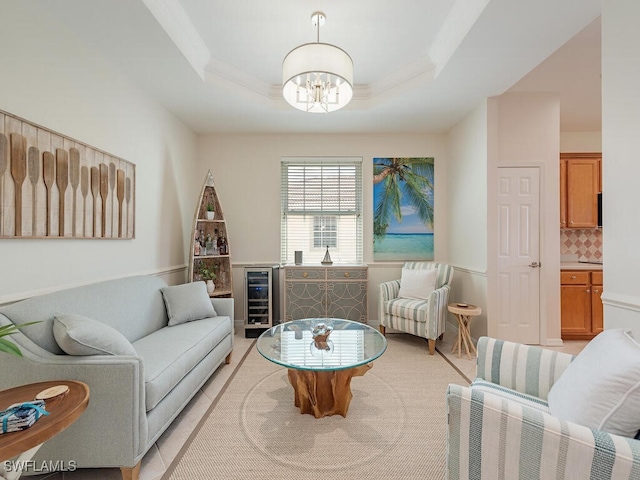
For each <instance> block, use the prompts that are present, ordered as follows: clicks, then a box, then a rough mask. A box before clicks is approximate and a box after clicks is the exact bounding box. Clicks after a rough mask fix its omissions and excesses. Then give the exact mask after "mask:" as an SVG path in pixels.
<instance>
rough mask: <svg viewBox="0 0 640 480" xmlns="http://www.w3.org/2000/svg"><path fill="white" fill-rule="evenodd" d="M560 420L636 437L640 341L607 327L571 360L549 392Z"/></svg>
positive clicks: (639, 424)
mask: <svg viewBox="0 0 640 480" xmlns="http://www.w3.org/2000/svg"><path fill="white" fill-rule="evenodd" d="M548 401H549V409H550V410H551V413H552V414H553V415H554V416H556V417H558V418H559V419H560V420H566V421H569V422H573V423H577V424H579V425H584V426H586V427H589V428H595V429H597V430H603V431H605V432H609V433H615V434H617V435H622V436H625V437H633V436H635V435H636V433H638V430H640V344H638V342H636V341H635V340H634V338H633V336H632V335H631V331H630V330H622V329H613V330H605V331H604V332H602V333H601V334H600V335H598V336H597V337H595V338H594V339H593V340H591V342H589V343H588V344H587V346H586V347H585V348H584V350H582V352H580V354H578V356H577V357H576V358H575V359H574V360H573V362H571V364H570V365H569V366H568V367H567V369H566V370H565V371H564V372H563V373H562V375H561V376H560V378H559V379H558V381H557V382H556V383H555V384H554V385H553V386H552V387H551V390H550V391H549V396H548Z"/></svg>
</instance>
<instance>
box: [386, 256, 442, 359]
mask: <svg viewBox="0 0 640 480" xmlns="http://www.w3.org/2000/svg"><path fill="white" fill-rule="evenodd" d="M403 268H408V269H436V270H437V271H438V274H437V278H436V289H435V290H434V291H433V292H431V294H430V295H429V298H428V300H415V299H411V298H398V292H399V291H400V280H392V281H391V282H384V283H381V284H380V286H379V287H378V293H379V295H378V315H379V318H380V332H382V334H383V335H384V333H385V328H386V327H389V328H393V329H395V330H400V331H402V332H406V333H410V334H412V335H417V336H419V337H422V338H426V339H427V340H428V341H429V353H430V354H431V355H433V354H434V352H435V349H436V339H438V338H442V334H444V330H445V324H446V320H447V303H448V302H449V290H450V289H451V279H452V278H453V267H452V266H451V265H447V264H444V263H436V262H407V263H405V264H404V267H403Z"/></svg>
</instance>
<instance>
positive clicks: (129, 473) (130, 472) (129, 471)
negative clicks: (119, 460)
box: [120, 460, 142, 480]
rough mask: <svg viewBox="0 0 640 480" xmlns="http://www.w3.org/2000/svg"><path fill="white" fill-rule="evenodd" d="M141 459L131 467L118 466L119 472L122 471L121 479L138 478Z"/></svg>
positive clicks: (134, 479) (132, 479)
mask: <svg viewBox="0 0 640 480" xmlns="http://www.w3.org/2000/svg"><path fill="white" fill-rule="evenodd" d="M141 463H142V460H140V461H139V462H138V464H137V465H136V466H135V467H133V468H127V467H120V472H122V480H138V478H140V464H141Z"/></svg>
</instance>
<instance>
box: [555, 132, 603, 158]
mask: <svg viewBox="0 0 640 480" xmlns="http://www.w3.org/2000/svg"><path fill="white" fill-rule="evenodd" d="M560 152H562V153H577V152H587V153H590V152H602V132H560Z"/></svg>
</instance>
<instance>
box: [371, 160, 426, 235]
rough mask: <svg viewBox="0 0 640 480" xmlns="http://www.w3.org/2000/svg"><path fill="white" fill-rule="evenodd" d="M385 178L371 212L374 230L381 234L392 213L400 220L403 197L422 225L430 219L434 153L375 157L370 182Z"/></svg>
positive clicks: (381, 180)
mask: <svg viewBox="0 0 640 480" xmlns="http://www.w3.org/2000/svg"><path fill="white" fill-rule="evenodd" d="M381 182H384V185H383V190H382V194H381V195H380V199H379V201H378V204H377V205H376V206H375V211H374V214H373V234H374V236H375V237H377V238H381V237H384V236H385V235H386V233H387V229H388V228H389V223H390V221H391V216H392V215H393V216H394V217H395V218H396V220H397V221H398V222H401V221H402V210H401V206H402V199H403V197H404V198H405V199H406V202H405V203H407V204H408V205H411V206H412V207H413V208H414V209H415V211H416V213H417V215H418V217H419V218H420V220H421V221H422V222H424V224H425V225H428V224H432V223H433V205H432V204H431V202H429V193H430V192H433V157H431V158H428V157H423V158H376V159H375V163H374V165H373V184H374V185H377V184H379V183H381Z"/></svg>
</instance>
